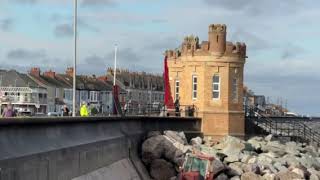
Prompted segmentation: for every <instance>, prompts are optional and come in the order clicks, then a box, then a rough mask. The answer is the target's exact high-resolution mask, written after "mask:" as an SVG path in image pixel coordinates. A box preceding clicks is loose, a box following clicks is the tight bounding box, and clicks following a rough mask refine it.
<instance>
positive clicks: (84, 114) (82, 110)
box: [80, 101, 89, 117]
mask: <svg viewBox="0 0 320 180" xmlns="http://www.w3.org/2000/svg"><path fill="white" fill-rule="evenodd" d="M80 116H81V117H88V116H89V112H88V107H87V103H86V102H85V101H83V102H82V105H81V108H80Z"/></svg>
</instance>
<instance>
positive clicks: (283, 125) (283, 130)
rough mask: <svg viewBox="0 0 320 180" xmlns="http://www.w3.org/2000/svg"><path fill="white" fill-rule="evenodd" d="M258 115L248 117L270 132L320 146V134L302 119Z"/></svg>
mask: <svg viewBox="0 0 320 180" xmlns="http://www.w3.org/2000/svg"><path fill="white" fill-rule="evenodd" d="M257 115H258V117H247V118H249V119H250V120H251V121H253V122H254V124H255V125H257V126H259V127H260V128H262V129H263V130H264V131H266V132H267V133H269V134H274V135H277V136H285V137H290V138H291V139H293V140H296V141H300V142H304V143H308V144H310V145H314V146H317V147H319V146H320V134H319V133H318V132H316V131H314V130H313V129H312V128H310V127H309V126H307V125H306V124H305V123H304V120H302V119H294V118H276V117H275V118H272V117H265V116H262V115H260V114H257Z"/></svg>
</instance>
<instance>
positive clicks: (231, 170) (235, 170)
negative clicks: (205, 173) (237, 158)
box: [226, 162, 243, 177]
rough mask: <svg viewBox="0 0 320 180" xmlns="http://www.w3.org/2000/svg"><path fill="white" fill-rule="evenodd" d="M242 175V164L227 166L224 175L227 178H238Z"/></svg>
mask: <svg viewBox="0 0 320 180" xmlns="http://www.w3.org/2000/svg"><path fill="white" fill-rule="evenodd" d="M242 173H243V170H242V163H239V162H238V163H231V164H229V165H228V168H227V172H226V174H227V175H228V176H229V177H233V176H240V175H241V174H242Z"/></svg>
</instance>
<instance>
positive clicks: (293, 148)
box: [285, 141, 300, 155]
mask: <svg viewBox="0 0 320 180" xmlns="http://www.w3.org/2000/svg"><path fill="white" fill-rule="evenodd" d="M285 151H286V153H288V154H291V155H298V154H300V151H299V147H298V145H297V143H295V142H292V141H291V142H287V143H286V146H285Z"/></svg>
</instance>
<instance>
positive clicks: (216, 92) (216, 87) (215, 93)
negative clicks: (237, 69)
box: [212, 74, 220, 99]
mask: <svg viewBox="0 0 320 180" xmlns="http://www.w3.org/2000/svg"><path fill="white" fill-rule="evenodd" d="M212 98H213V99H220V76H219V75H217V74H215V75H214V76H213V78H212Z"/></svg>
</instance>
